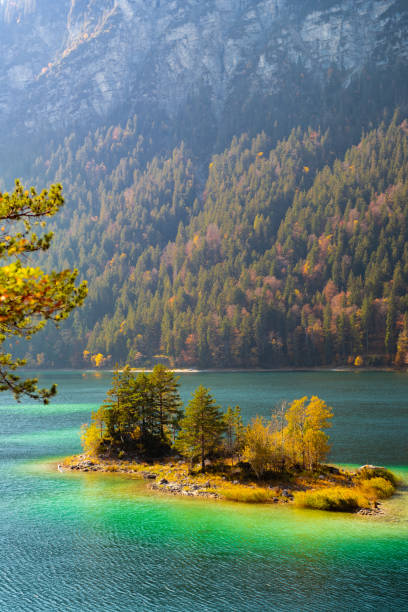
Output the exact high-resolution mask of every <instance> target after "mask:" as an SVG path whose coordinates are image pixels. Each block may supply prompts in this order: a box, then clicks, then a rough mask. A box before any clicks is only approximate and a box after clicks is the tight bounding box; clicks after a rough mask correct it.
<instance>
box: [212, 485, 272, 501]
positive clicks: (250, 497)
mask: <svg viewBox="0 0 408 612" xmlns="http://www.w3.org/2000/svg"><path fill="white" fill-rule="evenodd" d="M218 493H219V494H220V495H221V496H222V497H223V498H225V499H227V500H228V501H237V502H243V503H246V504H266V503H268V502H271V501H272V500H273V498H274V497H275V495H274V493H273V491H271V490H269V489H263V488H261V487H255V488H251V487H246V486H240V485H235V486H233V487H229V488H225V489H224V488H222V489H219V490H218Z"/></svg>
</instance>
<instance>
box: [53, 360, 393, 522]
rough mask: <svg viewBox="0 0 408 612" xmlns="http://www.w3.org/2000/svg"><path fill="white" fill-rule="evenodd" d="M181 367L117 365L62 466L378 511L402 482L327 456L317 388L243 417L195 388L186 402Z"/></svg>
mask: <svg viewBox="0 0 408 612" xmlns="http://www.w3.org/2000/svg"><path fill="white" fill-rule="evenodd" d="M178 388H179V384H178V377H177V376H176V375H175V373H174V372H173V371H171V370H169V369H167V368H166V367H165V366H163V365H161V364H159V365H157V366H155V368H154V369H153V371H152V372H151V373H145V372H141V373H138V374H135V373H134V372H132V370H131V369H130V368H129V367H128V366H126V367H125V368H124V369H123V370H121V371H119V370H116V371H115V374H114V376H113V383H112V387H111V389H110V390H109V391H108V393H107V398H106V399H105V401H104V403H103V405H102V406H101V407H100V408H99V409H98V410H97V411H96V412H94V413H93V414H92V420H91V423H90V424H86V425H84V426H83V429H82V443H83V448H84V453H83V454H81V455H79V456H74V457H70V458H67V459H65V461H64V462H63V463H62V464H59V466H58V468H59V470H60V471H65V470H80V471H84V472H89V471H94V472H96V471H98V472H107V473H109V472H110V473H112V472H118V473H126V474H132V475H134V476H135V477H139V478H144V479H145V480H146V481H147V482H148V483H149V487H150V488H151V489H153V490H156V491H158V492H161V493H165V494H172V495H184V496H190V497H193V496H194V497H201V498H203V497H204V498H214V499H224V500H230V501H240V502H247V503H275V504H277V503H286V504H287V503H293V504H294V505H295V506H297V507H303V508H315V509H319V510H331V511H339V512H359V513H360V514H364V515H375V514H381V513H382V512H383V510H382V508H381V500H383V499H385V498H388V497H390V496H391V495H392V494H393V493H394V491H395V488H396V486H397V484H398V482H397V479H396V477H395V476H394V474H392V473H391V472H390V471H389V470H387V469H386V468H384V467H379V466H373V465H365V466H362V467H361V468H359V469H358V470H356V471H349V470H343V469H340V468H338V467H335V466H330V465H326V464H325V460H326V458H327V455H328V452H329V450H330V446H329V436H328V434H327V433H326V431H325V430H326V429H327V428H329V427H330V425H331V422H330V421H331V418H332V416H333V414H332V412H331V409H330V407H328V406H327V405H326V403H325V402H324V401H323V400H322V399H320V398H318V397H316V396H313V397H311V398H310V399H309V398H307V397H302V398H300V399H296V400H294V401H293V402H291V403H285V402H282V403H281V404H280V405H279V406H278V407H277V408H276V409H275V411H274V412H273V414H272V415H271V418H270V419H269V420H266V419H264V418H263V417H260V416H257V417H255V418H254V419H252V421H251V422H250V423H249V424H248V425H247V426H246V427H244V425H243V422H242V418H241V411H240V408H239V406H235V407H231V406H228V408H227V410H226V411H225V412H222V410H221V408H220V406H218V405H217V403H216V401H215V400H214V398H213V397H212V396H211V394H210V391H209V390H208V389H206V388H205V387H203V386H200V387H198V388H197V389H196V391H195V392H194V394H193V397H192V399H191V400H190V402H189V403H188V404H187V406H186V407H185V411H184V410H183V406H182V402H181V399H180V395H179V391H178Z"/></svg>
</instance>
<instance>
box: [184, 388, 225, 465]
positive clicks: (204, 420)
mask: <svg viewBox="0 0 408 612" xmlns="http://www.w3.org/2000/svg"><path fill="white" fill-rule="evenodd" d="M180 424H181V431H180V434H179V436H178V438H177V440H176V448H177V449H178V450H179V451H180V452H181V453H182V454H183V455H184V456H185V457H188V458H189V460H190V462H191V463H193V461H194V460H196V459H200V461H201V469H202V470H204V469H205V459H206V458H207V457H208V455H209V454H211V453H212V452H214V451H216V450H217V448H219V447H220V445H221V440H222V434H223V433H224V431H225V424H224V417H223V414H222V412H221V410H220V407H219V406H218V405H217V404H216V403H215V400H214V398H213V397H212V395H211V394H210V393H209V391H208V389H206V388H205V387H203V386H202V385H200V386H199V387H198V388H197V389H196V391H195V392H194V395H193V398H192V399H191V400H190V402H189V403H188V404H187V406H186V416H185V417H184V418H183V419H182V420H181V423H180Z"/></svg>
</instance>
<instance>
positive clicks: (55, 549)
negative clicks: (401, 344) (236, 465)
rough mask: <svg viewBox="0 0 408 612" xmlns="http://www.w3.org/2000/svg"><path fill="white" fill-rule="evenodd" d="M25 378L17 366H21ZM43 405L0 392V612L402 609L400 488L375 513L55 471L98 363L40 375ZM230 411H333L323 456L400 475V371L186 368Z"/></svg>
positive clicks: (100, 390) (404, 406)
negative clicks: (320, 404) (54, 386)
mask: <svg viewBox="0 0 408 612" xmlns="http://www.w3.org/2000/svg"><path fill="white" fill-rule="evenodd" d="M30 375H31V373H30ZM39 375H40V380H41V383H42V384H45V385H47V384H50V383H51V382H57V383H58V386H59V393H58V396H57V398H56V399H55V400H54V401H53V403H52V404H51V405H49V406H42V405H39V404H35V403H25V402H23V403H22V404H20V405H16V404H15V402H14V400H13V399H12V398H9V397H7V396H6V395H5V394H3V395H2V396H0V460H1V461H0V491H1V496H0V517H1V520H0V541H1V550H2V554H1V557H0V611H1V612H3V611H7V612H19V611H27V612H28V611H29V612H36V611H41V612H45V611H61V612H71V611H75V612H87V611H89V612H91V611H92V612H99V611H101V612H102V611H104V612H105V611H116V610H117V611H139V610H143V611H159V610H160V611H167V610H169V611H189V610H194V611H195V612H201V611H207V610H208V611H230V610H234V611H241V610H242V611H252V610H297V611H299V610H307V611H309V610H310V611H318V610H403V609H408V504H407V501H408V493H407V492H406V491H405V489H402V490H401V491H400V492H399V493H398V494H397V495H396V496H395V497H394V498H393V499H391V500H389V501H387V502H386V503H385V507H386V510H387V513H386V516H385V517H384V518H375V519H369V518H364V517H360V516H353V515H345V514H330V513H323V512H316V511H307V510H297V509H294V508H292V507H285V506H278V507H276V506H247V505H242V504H234V503H225V502H222V503H221V502H217V501H211V500H196V499H184V498H175V497H165V496H161V495H155V494H154V493H153V492H146V489H145V486H144V483H141V482H140V481H137V480H132V479H130V478H126V477H124V476H120V475H115V474H110V475H101V474H97V473H86V474H76V473H75V474H60V473H58V472H57V471H56V470H55V466H53V465H52V460H53V459H54V458H56V457H61V456H64V455H68V454H73V453H75V452H79V450H80V438H79V429H80V426H81V424H83V423H85V422H87V421H89V417H90V413H91V411H92V410H93V409H95V408H97V407H98V406H99V404H100V403H101V402H102V400H103V398H104V396H105V393H106V390H107V389H108V387H109V385H110V380H111V374H110V373H108V372H60V371H58V372H41V373H39ZM180 382H181V394H182V397H183V400H184V401H187V400H188V399H189V398H190V396H191V392H192V391H193V390H194V389H195V387H197V386H198V385H199V384H203V385H204V386H206V387H209V388H210V389H211V391H212V393H213V395H214V396H215V398H216V399H217V401H218V403H220V404H221V405H223V406H227V405H228V404H231V405H236V404H239V405H240V406H241V409H242V413H243V417H244V419H245V421H248V420H249V419H250V418H251V417H252V416H254V415H255V414H262V415H264V416H269V415H270V413H271V411H272V409H273V407H274V405H275V404H276V403H277V402H279V401H280V400H292V399H294V398H297V397H302V396H303V395H308V396H311V395H318V396H319V397H321V398H323V399H325V400H326V402H327V403H328V404H329V405H330V406H332V407H333V411H334V418H333V427H332V430H331V431H330V437H331V442H332V452H331V457H330V460H331V461H333V462H337V463H343V464H350V465H360V464H363V463H375V464H378V465H386V466H387V467H390V468H391V469H394V470H395V471H397V472H398V473H399V474H400V475H402V476H403V477H404V478H405V479H406V481H408V436H407V433H408V400H407V398H408V374H406V373H396V372H384V373H383V372H273V373H270V372H259V373H250V372H234V373H221V372H220V373H209V372H208V373H205V372H202V373H188V374H187V373H186V374H182V375H181V378H180Z"/></svg>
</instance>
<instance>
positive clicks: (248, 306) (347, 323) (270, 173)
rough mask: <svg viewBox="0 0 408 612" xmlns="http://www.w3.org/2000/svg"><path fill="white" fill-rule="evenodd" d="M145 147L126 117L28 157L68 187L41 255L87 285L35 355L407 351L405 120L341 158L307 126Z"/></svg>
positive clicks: (257, 361) (103, 360) (203, 358)
mask: <svg viewBox="0 0 408 612" xmlns="http://www.w3.org/2000/svg"><path fill="white" fill-rule="evenodd" d="M333 149H334V150H333ZM150 153H151V143H149V141H148V139H144V138H143V137H142V135H141V134H140V133H139V131H138V122H137V118H134V119H133V120H131V121H128V123H127V124H126V125H125V126H116V127H111V128H109V129H107V130H102V129H100V130H97V131H96V132H94V133H92V134H90V135H88V136H87V137H86V138H85V139H83V140H81V139H79V138H77V137H74V136H72V137H71V138H68V139H66V141H65V142H64V144H63V145H61V146H60V147H59V148H58V150H57V151H56V152H55V153H54V154H53V155H51V156H50V157H49V158H48V159H44V158H38V159H37V161H36V165H35V172H34V175H33V177H32V182H34V183H37V184H38V183H39V182H41V183H42V182H44V180H45V181H47V182H52V181H55V180H59V181H63V183H64V185H65V197H66V200H67V204H66V206H65V207H64V209H63V211H62V212H61V215H60V219H59V220H58V221H57V223H58V226H55V231H56V236H57V238H56V243H57V244H58V248H56V249H54V252H50V253H49V254H47V256H46V259H44V260H43V261H42V263H44V264H45V265H49V266H51V265H52V266H54V267H55V266H58V267H61V266H62V267H78V268H79V270H80V274H81V275H82V276H83V277H84V278H86V279H87V280H88V282H89V297H88V300H87V303H86V305H85V307H84V308H83V309H81V312H77V313H75V315H74V316H73V318H72V319H73V323H71V322H70V323H69V324H68V323H67V324H64V325H63V328H62V330H59V331H57V332H54V331H52V330H49V331H48V332H46V334H47V336H46V343H44V342H43V343H41V339H37V338H35V339H33V341H32V343H31V346H30V352H29V353H28V354H27V355H26V356H27V357H28V359H29V363H30V364H31V365H35V364H37V365H48V366H52V365H54V366H55V365H62V364H69V365H72V366H74V367H83V366H84V365H86V364H88V363H92V364H93V365H98V366H103V365H110V364H113V363H115V362H119V363H122V364H123V363H130V364H131V365H132V366H140V365H148V364H152V363H155V362H157V361H162V362H163V361H164V362H166V363H167V364H168V365H171V366H187V367H192V366H198V367H220V368H221V367H278V366H319V365H333V364H347V363H348V364H350V363H355V364H356V365H363V364H365V365H384V364H397V365H401V366H402V365H406V363H407V361H408V314H407V313H408V295H407V289H408V281H407V279H408V246H407V245H408V241H407V238H408V236H407V232H408V228H407V221H408V201H407V194H408V122H407V121H405V120H403V119H402V118H398V114H395V116H394V119H393V120H392V121H389V122H388V123H384V124H382V125H380V126H379V127H378V129H375V130H372V131H370V132H368V133H367V134H365V135H364V136H363V138H362V139H361V142H360V143H359V144H358V145H356V146H353V147H351V148H350V149H348V150H347V151H346V153H345V154H344V155H342V156H341V158H339V157H338V156H337V155H336V153H335V143H333V139H332V138H331V136H330V133H329V132H325V133H322V132H321V131H320V130H318V129H312V128H309V129H307V130H301V129H300V128H298V129H296V130H293V131H292V133H291V134H290V136H289V137H288V138H287V139H286V140H282V141H280V142H278V143H276V142H275V143H274V142H273V141H272V140H271V139H270V138H269V137H268V135H267V134H265V133H261V134H259V135H258V136H257V137H255V138H252V139H251V138H249V137H248V136H246V135H243V136H241V137H240V138H234V139H233V141H232V143H231V145H230V147H229V148H228V149H226V150H225V151H224V152H223V153H220V154H218V155H215V156H213V157H212V158H211V159H210V160H209V162H208V167H207V166H206V168H205V169H203V166H202V165H201V166H200V165H197V164H196V163H195V160H194V159H193V158H192V157H191V156H190V155H189V153H188V151H187V150H186V148H185V147H184V146H183V145H180V146H179V147H177V148H176V149H174V151H173V152H172V154H171V155H170V156H167V157H166V156H165V157H153V158H151V155H150ZM149 160H150V161H149ZM45 345H47V346H48V348H44V346H45Z"/></svg>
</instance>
